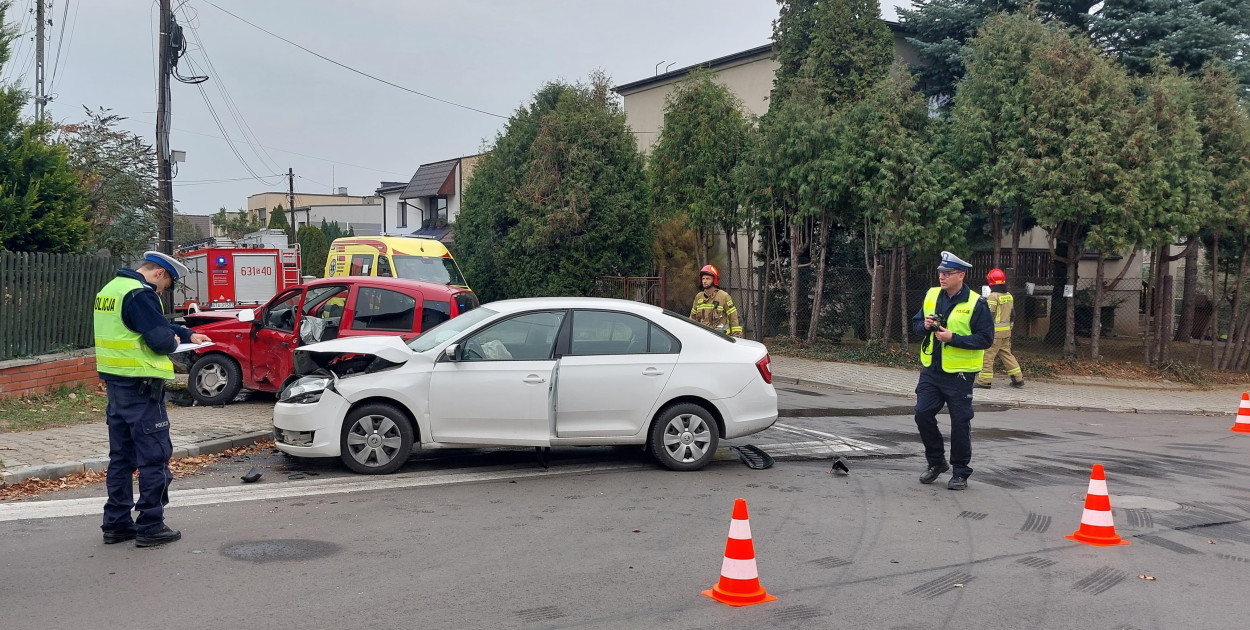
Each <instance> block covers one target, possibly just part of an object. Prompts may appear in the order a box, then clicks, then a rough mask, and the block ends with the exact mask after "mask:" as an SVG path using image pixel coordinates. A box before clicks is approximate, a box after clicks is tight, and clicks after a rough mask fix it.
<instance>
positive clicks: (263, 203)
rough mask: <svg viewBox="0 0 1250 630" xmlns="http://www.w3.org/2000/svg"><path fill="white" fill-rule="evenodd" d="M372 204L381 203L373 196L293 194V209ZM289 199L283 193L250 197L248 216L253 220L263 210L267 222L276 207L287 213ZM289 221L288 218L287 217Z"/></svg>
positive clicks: (259, 194)
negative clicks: (270, 212) (280, 207)
mask: <svg viewBox="0 0 1250 630" xmlns="http://www.w3.org/2000/svg"><path fill="white" fill-rule="evenodd" d="M374 203H378V204H380V203H382V202H381V200H379V199H378V198H377V197H374V196H371V195H370V196H365V197H360V196H351V195H322V194H313V193H295V207H296V208H303V207H305V206H328V205H340V206H341V205H368V204H374ZM290 205H291V198H290V197H289V196H288V195H287V193H284V192H263V193H258V194H255V195H252V196H250V197H248V198H247V213H248V216H250V217H251V218H253V219H255V218H257V216H258V215H259V213H260V211H261V210H264V211H265V213H264V216H265V221H268V220H269V211H271V210H273V209H274V208H276V207H277V206H282V208H283V209H285V210H286V211H287V212H288V213H289V212H290V210H291V208H290V207H289V206H290ZM288 220H289V217H288Z"/></svg>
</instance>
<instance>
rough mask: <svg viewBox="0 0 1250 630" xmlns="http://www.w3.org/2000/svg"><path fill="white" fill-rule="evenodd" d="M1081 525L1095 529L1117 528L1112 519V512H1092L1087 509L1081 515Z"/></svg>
mask: <svg viewBox="0 0 1250 630" xmlns="http://www.w3.org/2000/svg"><path fill="white" fill-rule="evenodd" d="M1081 523H1084V524H1085V525H1093V526H1095V527H1115V520H1114V519H1113V518H1112V517H1111V512H1110V511H1106V512H1104V511H1102V510H1091V509H1089V508H1086V509H1085V511H1084V512H1082V513H1081Z"/></svg>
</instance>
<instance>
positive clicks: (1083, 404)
mask: <svg viewBox="0 0 1250 630" xmlns="http://www.w3.org/2000/svg"><path fill="white" fill-rule="evenodd" d="M772 367H773V374H774V375H775V376H776V381H775V382H777V383H778V384H782V383H786V382H790V383H794V382H800V383H803V382H807V383H815V384H820V385H826V386H831V387H839V388H845V389H849V390H853V391H860V392H873V393H877V394H886V395H893V396H902V397H907V398H915V393H914V392H915V387H916V370H903V369H898V368H886V367H877V366H872V365H856V364H850V363H831V362H826V361H813V360H810V359H796V358H792V357H784V356H774V357H773V358H772ZM1077 380H1079V381H1080V382H1076V381H1077ZM1243 389H1250V384H1248V385H1247V386H1246V387H1245V388H1231V387H1230V388H1222V389H1217V390H1204V391H1192V390H1188V389H1185V388H1184V387H1183V386H1180V385H1175V384H1173V385H1169V384H1167V383H1139V382H1133V381H1115V380H1110V379H1090V378H1086V379H1073V380H1071V381H1069V382H1061V381H1038V380H1032V381H1029V383H1028V385H1027V386H1026V387H1025V388H1024V389H1015V388H1013V387H1010V386H1008V384H1007V379H1006V378H1005V377H1003V378H1000V379H999V380H997V381H996V382H995V383H994V388H993V389H990V390H984V389H978V390H975V395H974V396H975V401H976V402H978V403H990V404H994V403H999V404H1005V405H1012V406H1018V407H1041V408H1054V409H1074V410H1098V411H1121V412H1138V413H1149V412H1153V413H1182V414H1214V415H1229V414H1234V413H1236V410H1237V408H1238V406H1239V405H1240V403H1241V392H1242V391H1243ZM895 406H897V405H895ZM272 411H273V402H272V400H262V401H256V402H239V403H234V404H231V405H228V406H226V407H223V408H216V407H177V406H173V405H171V406H170V407H169V418H170V426H171V431H172V432H173V433H172V436H171V437H172V440H173V443H174V456H175V457H187V456H193V455H200V454H203V453H215V452H220V451H223V450H226V449H228V448H232V447H235V446H241V445H245V444H251V443H253V442H255V441H256V440H257V439H258V438H261V437H267V436H268V435H270V433H271V431H272V425H271V420H272V417H273V416H272ZM822 448H823V446H822ZM0 460H3V461H4V466H3V467H0V481H2V482H3V484H12V483H17V482H19V481H22V480H24V479H29V478H31V477H39V478H42V479H52V478H56V477H62V476H64V475H68V474H73V473H76V472H82V471H84V470H86V469H92V470H103V469H104V468H105V467H106V466H107V465H108V430H107V429H106V427H105V425H104V422H103V418H100V421H99V422H95V423H91V424H82V425H78V426H73V427H62V428H56V429H47V430H44V431H21V432H16V433H0ZM3 484H0V485H3Z"/></svg>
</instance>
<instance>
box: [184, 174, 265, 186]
mask: <svg viewBox="0 0 1250 630" xmlns="http://www.w3.org/2000/svg"><path fill="white" fill-rule="evenodd" d="M284 174H285V173H273V174H271V175H266V176H265V177H280V176H282V175H284ZM254 179H256V178H255V177H250V176H249V177H232V178H225V179H189V180H186V181H177V180H175V181H174V185H175V186H204V185H208V184H225V183H228V182H246V181H251V180H254Z"/></svg>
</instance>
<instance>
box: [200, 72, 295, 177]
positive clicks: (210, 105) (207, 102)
mask: <svg viewBox="0 0 1250 630" xmlns="http://www.w3.org/2000/svg"><path fill="white" fill-rule="evenodd" d="M195 87H196V88H198V89H199V91H200V96H202V97H203V98H204V104H205V105H207V106H208V113H209V114H210V115H211V116H212V117H213V122H215V123H217V129H218V130H219V131H221V135H222V136H224V137H225V140H226V144H228V145H230V152H231V153H233V154H234V157H235V158H236V159H238V160H239V164H242V165H243V168H244V170H246V171H247V172H248V173H251V175H252V177H254V178H255V179H256V181H258V182H261V183H263V184H265V185H266V186H277V184H275V183H272V182H268V181H266V180H265V179H264V178H262V177H261V176H260V175H257V174H256V171H255V170H253V169H252V165H251V164H248V163H247V160H245V159H243V155H242V154H241V153H239V149H238V147H236V146H234V140H231V139H230V133H229V132H227V131H226V127H225V125H223V124H222V123H221V118H220V117H219V116H217V110H216V109H215V108H214V107H213V101H212V99H210V98H208V92H207V91H205V90H204V84H203V83H196V84H195Z"/></svg>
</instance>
